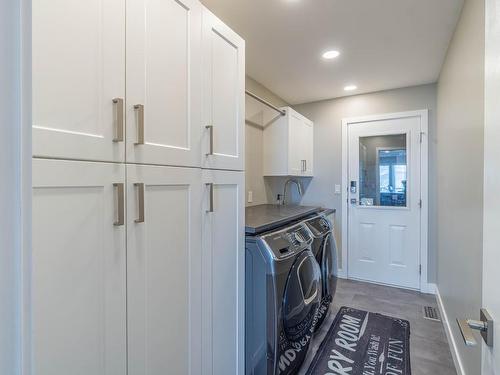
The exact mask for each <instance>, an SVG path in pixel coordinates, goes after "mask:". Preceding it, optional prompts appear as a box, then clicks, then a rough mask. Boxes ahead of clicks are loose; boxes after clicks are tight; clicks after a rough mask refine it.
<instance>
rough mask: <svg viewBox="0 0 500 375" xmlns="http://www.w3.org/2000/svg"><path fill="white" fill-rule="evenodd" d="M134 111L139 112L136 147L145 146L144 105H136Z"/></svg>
mask: <svg viewBox="0 0 500 375" xmlns="http://www.w3.org/2000/svg"><path fill="white" fill-rule="evenodd" d="M134 110H135V111H136V112H137V142H135V143H134V144H136V145H143V144H144V104H136V105H134Z"/></svg>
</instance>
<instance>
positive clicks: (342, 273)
mask: <svg viewBox="0 0 500 375" xmlns="http://www.w3.org/2000/svg"><path fill="white" fill-rule="evenodd" d="M337 277H338V278H339V279H347V272H345V271H344V270H338V271H337Z"/></svg>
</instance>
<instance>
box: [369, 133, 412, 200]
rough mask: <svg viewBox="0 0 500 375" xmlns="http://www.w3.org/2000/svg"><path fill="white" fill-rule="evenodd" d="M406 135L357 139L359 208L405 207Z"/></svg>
mask: <svg viewBox="0 0 500 375" xmlns="http://www.w3.org/2000/svg"><path fill="white" fill-rule="evenodd" d="M406 153H407V149H406V134H396V135H392V134H391V135H380V136H370V137H360V139H359V174H360V175H359V186H360V197H359V198H360V199H359V204H360V205H361V206H391V207H406V205H407V178H408V177H407V160H406Z"/></svg>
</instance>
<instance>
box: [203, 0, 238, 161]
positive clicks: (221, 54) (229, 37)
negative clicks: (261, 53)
mask: <svg viewBox="0 0 500 375" xmlns="http://www.w3.org/2000/svg"><path fill="white" fill-rule="evenodd" d="M202 38H203V72H204V75H203V85H204V87H203V137H202V166H203V168H215V169H232V170H244V168H245V160H244V156H245V150H244V147H245V142H244V137H245V41H244V40H243V39H242V38H241V37H240V36H238V35H237V34H236V33H235V32H234V31H232V30H231V29H230V28H229V27H228V26H226V25H225V24H224V23H223V22H222V21H221V20H219V19H218V18H217V17H216V16H214V15H213V14H212V13H210V11H208V10H207V9H205V8H204V9H203V36H202Z"/></svg>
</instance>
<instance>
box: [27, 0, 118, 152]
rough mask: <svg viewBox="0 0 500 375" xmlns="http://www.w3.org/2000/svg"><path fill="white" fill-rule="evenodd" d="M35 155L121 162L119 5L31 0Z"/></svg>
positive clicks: (114, 2)
mask: <svg viewBox="0 0 500 375" xmlns="http://www.w3.org/2000/svg"><path fill="white" fill-rule="evenodd" d="M32 67H33V72H36V74H33V155H35V156H44V157H57V158H65V159H81V160H98V161H124V155H125V146H124V142H123V141H122V140H123V136H122V135H123V133H124V129H123V99H124V97H125V0H107V1H102V0H88V1H68V0H33V62H32Z"/></svg>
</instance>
